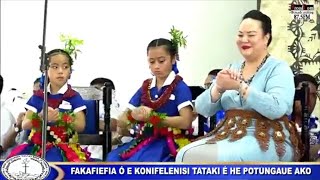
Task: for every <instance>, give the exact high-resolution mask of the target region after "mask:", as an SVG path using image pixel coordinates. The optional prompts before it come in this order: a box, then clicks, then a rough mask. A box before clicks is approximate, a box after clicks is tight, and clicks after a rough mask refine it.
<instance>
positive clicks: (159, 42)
mask: <svg viewBox="0 0 320 180" xmlns="http://www.w3.org/2000/svg"><path fill="white" fill-rule="evenodd" d="M158 46H164V47H165V49H166V51H167V52H168V53H169V54H170V56H171V57H174V56H176V55H177V54H178V47H177V46H176V45H175V44H174V43H172V41H170V40H168V39H164V38H159V39H154V40H152V41H151V42H150V43H149V44H148V47H147V53H148V52H149V49H150V48H152V47H158Z"/></svg>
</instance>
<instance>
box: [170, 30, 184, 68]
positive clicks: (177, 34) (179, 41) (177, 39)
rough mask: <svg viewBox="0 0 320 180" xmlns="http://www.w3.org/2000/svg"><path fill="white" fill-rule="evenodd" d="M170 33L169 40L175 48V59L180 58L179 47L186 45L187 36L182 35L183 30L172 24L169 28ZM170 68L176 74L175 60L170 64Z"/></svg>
mask: <svg viewBox="0 0 320 180" xmlns="http://www.w3.org/2000/svg"><path fill="white" fill-rule="evenodd" d="M169 33H170V35H171V42H172V44H173V46H174V48H175V49H176V51H177V52H176V60H178V61H179V60H180V58H179V48H180V47H183V48H185V47H186V46H187V40H186V37H187V36H183V32H182V31H180V30H178V29H176V28H175V27H174V26H172V28H171V30H170V32H169ZM172 70H173V71H174V72H175V73H176V74H178V73H179V70H178V67H177V61H176V62H175V63H174V64H173V65H172Z"/></svg>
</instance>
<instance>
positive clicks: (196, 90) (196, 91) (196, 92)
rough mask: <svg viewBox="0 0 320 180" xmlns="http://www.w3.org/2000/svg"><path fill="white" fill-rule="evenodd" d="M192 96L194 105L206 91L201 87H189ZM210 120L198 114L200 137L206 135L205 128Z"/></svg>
mask: <svg viewBox="0 0 320 180" xmlns="http://www.w3.org/2000/svg"><path fill="white" fill-rule="evenodd" d="M189 88H190V91H191V94H192V103H193V105H194V102H195V100H196V98H197V97H198V96H199V95H200V94H202V93H203V92H204V91H205V89H204V88H203V87H201V86H189ZM207 120H208V118H206V117H204V116H202V115H201V114H198V135H197V136H198V137H200V136H203V135H204V126H205V122H206V121H207Z"/></svg>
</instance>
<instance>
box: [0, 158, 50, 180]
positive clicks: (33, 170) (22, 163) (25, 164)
mask: <svg viewBox="0 0 320 180" xmlns="http://www.w3.org/2000/svg"><path fill="white" fill-rule="evenodd" d="M1 172H2V174H3V176H4V177H5V178H7V179H15V180H33V179H34V180H36V179H37V180H38V179H45V178H46V177H48V175H49V173H50V166H49V163H48V162H47V161H45V160H44V159H42V158H40V157H38V156H33V155H18V156H14V157H11V158H9V159H7V160H6V161H4V162H3V164H2V166H1Z"/></svg>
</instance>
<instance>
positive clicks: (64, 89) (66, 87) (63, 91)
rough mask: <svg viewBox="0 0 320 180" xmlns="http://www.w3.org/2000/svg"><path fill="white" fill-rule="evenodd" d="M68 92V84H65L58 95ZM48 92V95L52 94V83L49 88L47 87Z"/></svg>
mask: <svg viewBox="0 0 320 180" xmlns="http://www.w3.org/2000/svg"><path fill="white" fill-rule="evenodd" d="M67 90H68V83H65V84H64V85H63V86H62V87H61V88H60V89H59V91H58V93H57V94H64V93H66V92H67ZM47 91H48V93H50V94H51V90H50V83H49V84H48V86H47Z"/></svg>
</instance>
